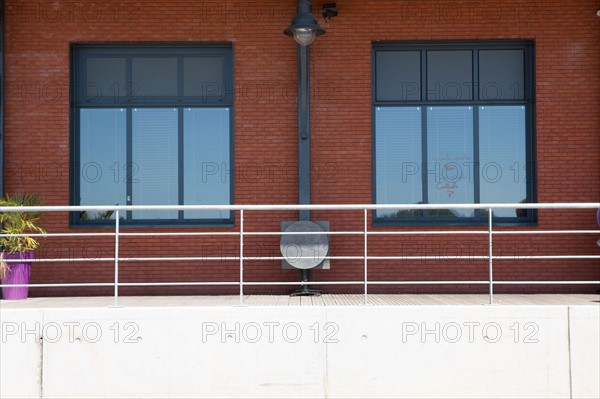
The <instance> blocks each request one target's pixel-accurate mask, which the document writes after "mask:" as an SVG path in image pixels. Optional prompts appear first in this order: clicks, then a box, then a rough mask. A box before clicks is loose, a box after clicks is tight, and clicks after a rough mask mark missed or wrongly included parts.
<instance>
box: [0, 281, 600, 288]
mask: <svg viewBox="0 0 600 399" xmlns="http://www.w3.org/2000/svg"><path fill="white" fill-rule="evenodd" d="M362 284H364V281H294V282H291V281H255V282H246V281H245V282H244V285H254V286H256V285H362ZM369 284H373V285H469V284H473V285H484V284H485V285H487V284H489V281H372V280H369ZM494 284H503V285H528V284H531V285H543V284H549V285H555V284H562V285H588V284H589V285H596V284H600V280H598V281H595V280H594V281H592V280H590V281H558V280H551V281H494ZM113 285H114V284H113V283H81V284H76V283H74V284H10V285H9V284H0V287H33V288H54V287H56V288H60V287H112V286H113ZM208 285H220V286H227V285H231V286H237V285H239V282H222V281H219V282H209V281H203V282H173V283H121V282H119V286H128V287H144V286H148V287H151V286H153V287H158V286H164V287H168V286H208Z"/></svg>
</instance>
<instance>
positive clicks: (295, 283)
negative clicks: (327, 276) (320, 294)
mask: <svg viewBox="0 0 600 399" xmlns="http://www.w3.org/2000/svg"><path fill="white" fill-rule="evenodd" d="M364 283H365V282H364V281H294V282H292V281H289V282H277V281H252V282H248V281H244V285H363V284H364Z"/></svg>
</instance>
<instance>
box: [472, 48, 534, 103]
mask: <svg viewBox="0 0 600 399" xmlns="http://www.w3.org/2000/svg"><path fill="white" fill-rule="evenodd" d="M523 57H524V55H523V50H482V51H480V52H479V97H480V98H481V99H482V100H522V99H523V98H525V95H524V85H525V80H524V79H525V72H524V64H523Z"/></svg>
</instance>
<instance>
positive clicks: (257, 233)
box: [238, 230, 365, 236]
mask: <svg viewBox="0 0 600 399" xmlns="http://www.w3.org/2000/svg"><path fill="white" fill-rule="evenodd" d="M238 234H239V233H238ZM358 234H360V235H363V234H365V233H364V231H265V232H263V231H248V232H247V231H245V230H244V235H245V236H291V235H358Z"/></svg>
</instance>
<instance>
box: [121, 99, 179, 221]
mask: <svg viewBox="0 0 600 399" xmlns="http://www.w3.org/2000/svg"><path fill="white" fill-rule="evenodd" d="M177 126H178V112H177V109H175V108H161V109H144V108H134V109H133V110H132V131H131V134H132V150H131V151H132V174H131V179H132V188H133V190H132V201H133V202H132V203H133V205H177V204H178V203H179V195H178V192H179V191H178V187H179V181H178V176H179V173H178V158H179V157H178V134H177ZM132 215H133V218H134V219H177V216H178V212H177V211H134V212H133V213H132Z"/></svg>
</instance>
